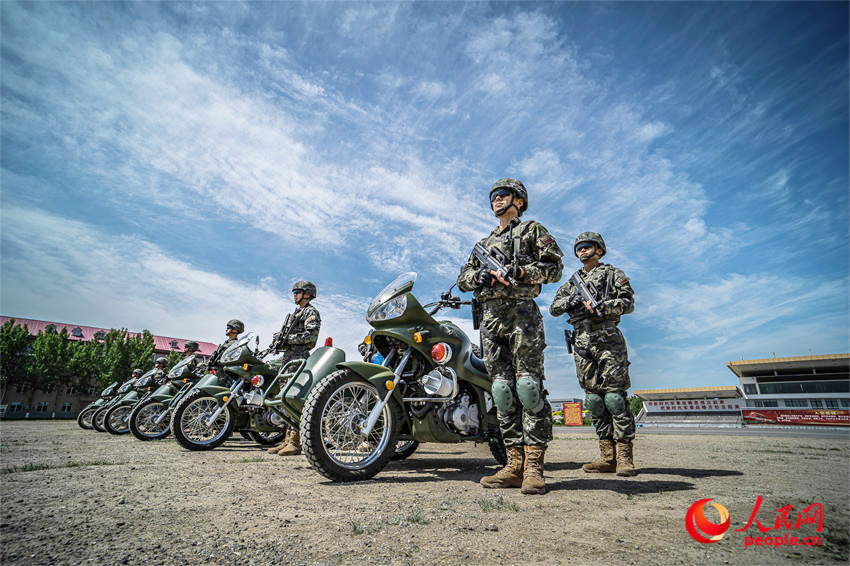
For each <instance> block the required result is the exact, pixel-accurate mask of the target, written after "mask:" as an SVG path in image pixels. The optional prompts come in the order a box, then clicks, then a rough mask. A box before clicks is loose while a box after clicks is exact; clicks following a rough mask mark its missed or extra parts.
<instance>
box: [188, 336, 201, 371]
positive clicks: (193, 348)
mask: <svg viewBox="0 0 850 566" xmlns="http://www.w3.org/2000/svg"><path fill="white" fill-rule="evenodd" d="M200 348H201V347H200V346H199V345H198V343H197V342H195V341H194V340H187V341H186V343H185V344H184V345H183V358H184V359H185V358H188V357H189V356H192V355H194V356H195V359H194V360H192V362H191V363H190V364H189V367H188V368H187V369H188V371H189V373H194V372H195V370H196V369H198V367H199V366H201V365H202V364H203V360H202V359H201V357H200V356H198V355H197V354H198V350H199V349H200Z"/></svg>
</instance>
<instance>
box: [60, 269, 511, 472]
mask: <svg viewBox="0 0 850 566" xmlns="http://www.w3.org/2000/svg"><path fill="white" fill-rule="evenodd" d="M416 278H417V275H416V273H413V272H409V273H404V274H402V275H400V276H399V277H398V278H396V279H395V280H394V281H393V282H391V283H390V284H389V285H387V286H386V287H385V288H384V289H383V290H382V291H381V292H380V293H379V294H378V295H377V296H376V298H375V299H374V300H373V301H372V303H371V304H370V305H369V308H368V309H367V313H366V320H367V322H368V323H369V324H370V326H371V327H372V329H371V330H370V331H369V332H368V334H367V336H366V337H365V338H364V343H363V345H362V347H361V351H360V353H361V355H362V356H363V359H362V361H361V360H352V361H346V356H345V352H344V351H343V350H341V349H340V348H336V347H334V346H333V345H331V344H330V343H326V345H325V346H322V347H319V348H316V349H315V350H313V352H312V353H311V354H310V356H309V357H308V358H306V359H299V360H289V361H286V362H284V361H283V360H282V359H281V358H282V354H278V353H276V352H274V351H269V350H265V351H261V350H260V347H259V337H257V336H255V335H254V334H253V333H248V334H247V335H245V336H244V337H243V338H241V339H239V340H238V341H236V342H235V343H233V344H232V345H230V347H228V348H227V349H226V350H224V351H223V352H220V353H219V354H218V355H217V356H215V357H214V358H213V359H210V360H209V361H208V362H207V363H206V364H196V360H195V357H194V356H189V357H186V358H184V359H183V360H181V361H180V362H179V363H178V364H176V365H175V366H174V367H173V368H171V369H170V370H169V371H168V372H167V373H166V372H164V371H161V370H157V369H152V370H150V371H148V372H147V373H145V374H144V375H142V376H141V377H139V378H134V379H130V380H128V381H126V382H124V383H123V384H120V385H119V384H118V383H114V384H112V385H110V386H109V387H107V388H106V389H105V390H104V391H103V392H102V394H101V397H100V399H98V400H96V401H95V402H93V403H92V404H90V405H89V406H87V407H86V408H85V409H83V410H82V411H81V412H80V414H79V416H78V418H77V422H78V424H79V425H80V426H81V427H82V428H84V429H94V430H97V431H101V432H103V431H106V432H110V433H112V434H132V435H133V436H135V437H136V438H138V439H139V440H156V439H161V438H165V437H167V436H168V435H169V434H173V436H174V438H175V439H176V440H177V442H178V443H179V444H180V445H181V446H183V447H184V448H186V449H188V450H193V451H197V450H211V449H214V448H216V447H218V446H220V445H222V444H223V443H224V442H225V441H227V440H228V438H230V437H231V435H232V434H233V433H234V432H238V433H239V434H240V435H241V436H243V437H244V438H246V439H250V440H252V441H254V442H256V443H258V444H260V445H271V444H275V443H277V442H279V441H281V440H282V439H283V438H284V436H285V435H286V431H287V429H288V428H294V429H296V430H299V431H300V433H301V448H302V451H303V452H304V454H305V456H306V457H307V460H308V461H309V463H310V464H311V466H312V467H313V468H314V469H315V470H316V471H317V472H319V473H320V474H322V475H324V476H325V477H327V478H329V479H331V480H333V481H339V482H347V481H357V480H365V479H368V478H371V477H373V476H374V475H375V474H377V473H378V472H380V471H381V470H382V469H383V468H384V467H385V466H386V465H387V464H388V463H389V462H390V461H391V460H393V459H396V460H397V459H403V458H406V457H408V456H410V455H411V454H413V453H414V452H415V451H416V449H417V447H418V446H419V444H420V443H422V442H439V443H454V442H465V441H471V442H476V443H478V442H481V443H486V444H487V445H488V446H489V448H490V451H491V453H492V455H493V457H494V458H495V459H496V461H497V462H498V463H499V464H504V463H505V462H506V459H507V458H506V453H505V447H504V444H503V442H502V438H501V435H500V433H499V426H498V420H497V417H496V410H495V406H494V403H493V399H492V396H491V386H492V379H491V378H490V376H489V375H488V374H487V370H486V368H485V367H484V363H483V361H482V360H481V359H480V357H479V354H478V352H477V351H476V348H477V346H475V345H473V344H472V342H471V341H470V339H469V337H468V336H467V335H466V334H465V333H464V332H463V331H462V330H461V329H460V328H459V327H458V326H457V325H455V324H453V323H452V322H450V321H445V320H444V321H438V320H436V319H435V318H434V315H435V314H436V313H437V312H438V311H440V310H441V309H444V308H450V309H459V308H461V307H462V306H464V305H470V304H471V302H470V301H462V300H461V299H460V298H458V297H455V296H453V295H452V292H451V291H452V289H451V288H450V289H449V290H448V291H447V292H444V293H442V294H441V297H440V300H438V301H435V302H432V303H429V304H426V305H421V304H420V303H419V302H418V300H417V299H416V297H415V296H414V295H413V293H412V290H413V286H414V283H415V281H416ZM473 318H475V317H474V316H473Z"/></svg>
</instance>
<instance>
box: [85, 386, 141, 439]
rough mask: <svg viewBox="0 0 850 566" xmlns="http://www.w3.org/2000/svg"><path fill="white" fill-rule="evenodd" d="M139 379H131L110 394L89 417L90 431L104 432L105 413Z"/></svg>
mask: <svg viewBox="0 0 850 566" xmlns="http://www.w3.org/2000/svg"><path fill="white" fill-rule="evenodd" d="M140 378H141V376H139V377H131V378H130V379H128V380H127V381H125V382H124V383H122V384H121V387H119V388H118V389H117V390H116V391H114V392H113V393H112V396H111V397H110V398H109V399H108V400H107V401H106V402H105V403H103V404H102V405H101V406H100V408H98V409H97V410H96V411H95V412H94V414H92V417H91V425H92V429H93V430H96V431H97V432H106V427H105V420H106V413H107V412H108V411H109V409H111V408H112V407H113V406H114V405H115V403H117V402H118V401H119V400H120V399H121V398H122V397H123V396H124V395H125V394H126V393H127V392H128V391H131V390H132V389H133V384H134V383H135V382H136V381H137V380H138V379H140Z"/></svg>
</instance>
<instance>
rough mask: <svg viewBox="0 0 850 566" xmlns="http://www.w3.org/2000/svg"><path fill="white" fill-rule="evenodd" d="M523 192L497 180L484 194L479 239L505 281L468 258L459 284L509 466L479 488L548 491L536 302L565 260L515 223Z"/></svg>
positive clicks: (550, 243) (547, 413) (551, 242)
mask: <svg viewBox="0 0 850 566" xmlns="http://www.w3.org/2000/svg"><path fill="white" fill-rule="evenodd" d="M527 209H528V191H527V190H526V188H525V185H524V184H523V183H522V182H521V181H518V180H516V179H499V180H498V181H496V182H495V183H494V184H493V186H492V187H491V188H490V210H491V212H492V213H493V214H494V215H495V216H496V218H498V219H499V226H497V227H496V229H495V230H493V231H492V232H491V233H490V235H489V236H487V237H486V238H484V239H483V240H481V245H482V246H484V247H485V248H486V249H487V250H488V251H489V250H492V249H493V248H497V249H498V250H500V251H501V252H502V253H503V254H504V256H505V257H507V258H509V263H510V267H511V269H512V271H513V275H512V277H511V278H510V279H511V280H510V281H509V280H506V279H505V278H504V277H502V276H501V275H500V273H499V272H498V271H493V270H488V269H486V268H484V267H482V265H481V264H480V262H479V261H478V259H477V258H476V257H475V255H474V254H473V255H471V256H470V257H469V260H468V261H467V262H466V265H464V266H463V268H462V269H461V272H460V276H459V277H458V280H457V284H458V288H459V289H460V290H461V291H473V292H474V293H475V299H476V301H477V302H478V304H479V305H480V309H481V340H482V343H483V346H484V363H485V365H486V366H487V371H488V372H489V374H490V376H491V377H492V378H493V401H494V403H495V405H496V413H497V415H498V417H499V428H500V430H501V433H502V438H503V440H504V442H505V446H506V448H507V452H508V463H507V465H506V466H505V467H504V468H502V469H501V470H499V471H498V472H497V473H496V474H495V475H492V476H486V477H483V478H481V484H482V485H483V486H484V487H493V488H507V487H521V488H522V489H521V490H522V493H526V494H539V493H544V492H545V491H546V485H545V483H544V481H543V455H544V453H545V451H546V446H547V444H548V442H549V441H550V440H552V409H551V407H550V406H549V401H548V400H547V398H546V390H545V389H544V388H543V377H544V376H543V349H544V348H545V347H546V340H545V337H544V333H543V317H542V316H541V314H540V309H538V308H537V304H536V303H535V302H534V298H535V297H536V296H538V295H539V294H540V291H541V288H542V285H543V284H545V283H555V282H557V281H558V280H559V279H560V278H561V270H562V269H563V265H562V263H561V257H562V256H563V253H562V252H561V249H560V248H559V247H558V244H557V243H556V242H555V238H553V237H552V235H551V234H549V232H548V231H547V230H546V228H544V227H543V226H542V225H541V224H540V223H538V222H535V221H533V220H526V221H522V220H520V217H521V216H522V214H523V213H524V212H525V211H526V210H527Z"/></svg>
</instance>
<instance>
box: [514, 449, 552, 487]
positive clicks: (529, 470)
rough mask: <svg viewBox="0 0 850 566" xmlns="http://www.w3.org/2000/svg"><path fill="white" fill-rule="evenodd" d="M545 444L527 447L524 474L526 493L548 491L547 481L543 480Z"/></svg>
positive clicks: (523, 484)
mask: <svg viewBox="0 0 850 566" xmlns="http://www.w3.org/2000/svg"><path fill="white" fill-rule="evenodd" d="M545 453H546V447H545V446H526V447H525V469H524V470H523V474H522V489H521V490H520V491H521V492H522V493H524V494H526V495H541V494H543V493H546V482H545V481H544V480H543V455H544V454H545Z"/></svg>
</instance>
